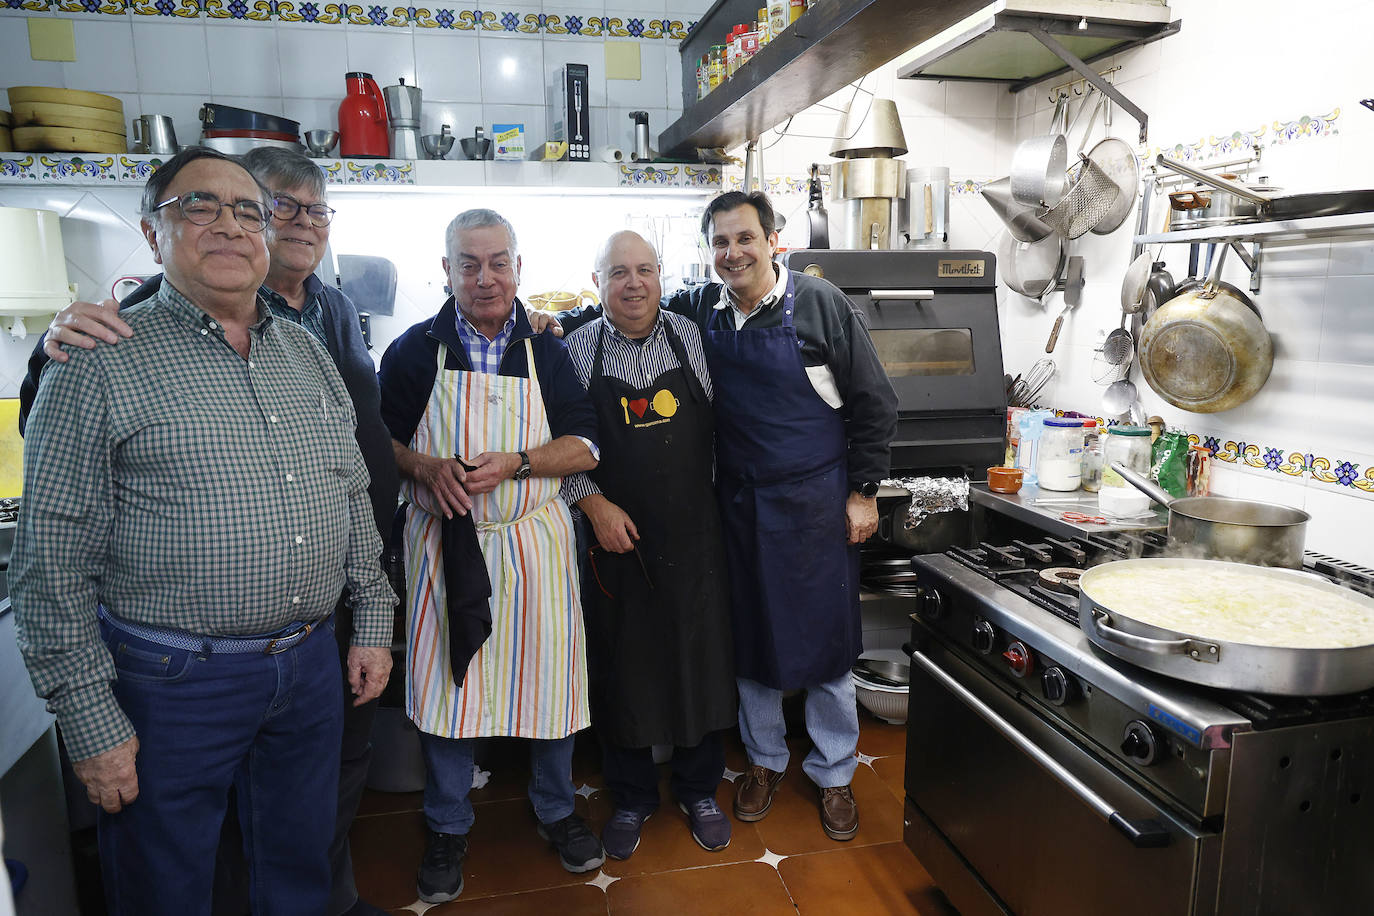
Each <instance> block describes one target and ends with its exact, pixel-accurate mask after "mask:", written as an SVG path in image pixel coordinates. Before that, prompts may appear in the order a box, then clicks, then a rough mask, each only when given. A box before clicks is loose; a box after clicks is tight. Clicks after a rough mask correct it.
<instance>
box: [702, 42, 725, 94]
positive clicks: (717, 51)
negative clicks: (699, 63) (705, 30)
mask: <svg viewBox="0 0 1374 916" xmlns="http://www.w3.org/2000/svg"><path fill="white" fill-rule="evenodd" d="M707 53H708V58H709V60H708V61H707V76H706V79H707V82H708V84H709V86H710V88H711V89H715V88H716V87H717V86H719V85H720V84H721V83H723V82H725V45H711V49H710V51H709V52H707Z"/></svg>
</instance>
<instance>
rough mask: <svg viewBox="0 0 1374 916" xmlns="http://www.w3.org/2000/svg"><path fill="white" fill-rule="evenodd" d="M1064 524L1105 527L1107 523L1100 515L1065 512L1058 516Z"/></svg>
mask: <svg viewBox="0 0 1374 916" xmlns="http://www.w3.org/2000/svg"><path fill="white" fill-rule="evenodd" d="M1059 517H1060V518H1062V519H1063V520H1064V521H1066V522H1078V523H1079V524H1080V525H1106V524H1109V523H1108V521H1107V520H1106V519H1105V518H1103V517H1102V516H1100V515H1084V514H1083V513H1082V512H1065V513H1064V514H1063V515H1061V516H1059Z"/></svg>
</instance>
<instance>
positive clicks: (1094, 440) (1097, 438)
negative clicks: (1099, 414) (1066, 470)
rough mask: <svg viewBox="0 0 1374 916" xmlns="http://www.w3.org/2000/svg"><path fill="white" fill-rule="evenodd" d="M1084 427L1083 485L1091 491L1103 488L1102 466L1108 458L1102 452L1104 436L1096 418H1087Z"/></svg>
mask: <svg viewBox="0 0 1374 916" xmlns="http://www.w3.org/2000/svg"><path fill="white" fill-rule="evenodd" d="M1084 422H1085V424H1086V425H1085V426H1084V427H1083V462H1082V477H1083V480H1082V484H1081V485H1082V487H1083V489H1084V490H1087V491H1088V492H1089V493H1096V492H1097V491H1098V490H1101V489H1102V468H1103V466H1104V465H1105V464H1106V458H1105V457H1104V456H1103V454H1102V436H1101V434H1099V433H1098V430H1097V421H1096V420H1086V421H1084Z"/></svg>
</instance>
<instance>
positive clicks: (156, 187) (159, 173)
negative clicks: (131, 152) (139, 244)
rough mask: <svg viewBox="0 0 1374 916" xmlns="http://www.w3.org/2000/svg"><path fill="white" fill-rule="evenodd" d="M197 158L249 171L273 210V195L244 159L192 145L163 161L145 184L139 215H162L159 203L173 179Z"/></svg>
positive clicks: (268, 208)
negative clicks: (245, 163) (232, 165)
mask: <svg viewBox="0 0 1374 916" xmlns="http://www.w3.org/2000/svg"><path fill="white" fill-rule="evenodd" d="M197 159H217V160H219V161H220V162H229V163H232V164H234V165H237V166H238V167H239V168H242V169H243V170H244V171H247V172H248V174H249V175H250V176H251V177H252V179H253V183H254V184H256V185H257V186H258V191H259V194H260V196H261V198H262V205H263V207H264V208H265V209H266V210H267V212H268V213H269V214H270V213H271V212H272V195H271V194H269V193H268V192H267V188H265V187H263V185H262V182H261V181H259V180H258V177H257V176H256V175H254V174H253V173H252V171H250V170H249V169H248V168H247V166H245V165H244V164H243V160H241V159H239V158H238V157H237V156H228V155H225V154H224V153H221V152H218V151H216V150H212V149H208V148H206V147H204V146H190V147H187V148H186V149H184V150H182V151H181V152H179V153H177V154H176V155H175V156H173V157H172V158H170V159H168V160H167V161H166V162H164V163H162V165H161V166H159V167H158V169H157V170H156V171H155V172H153V174H152V176H151V177H150V178H149V179H148V183H147V184H145V185H144V186H143V200H142V201H141V203H140V205H139V215H140V216H142V217H143V218H144V219H153V218H154V217H156V216H160V215H161V213H160V211H158V210H157V209H156V208H157V205H158V204H160V203H162V199H163V198H164V197H165V196H166V194H167V189H168V188H169V187H171V185H172V180H173V179H174V178H176V177H177V173H179V172H180V171H181V170H182V169H184V168H186V166H188V165H190V164H191V163H192V162H195V161H196V160H197Z"/></svg>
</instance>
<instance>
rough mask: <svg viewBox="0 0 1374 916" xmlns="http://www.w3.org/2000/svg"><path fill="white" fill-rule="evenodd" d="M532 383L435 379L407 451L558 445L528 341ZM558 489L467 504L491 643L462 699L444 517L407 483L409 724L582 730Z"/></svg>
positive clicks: (568, 558) (578, 623) (536, 486)
mask: <svg viewBox="0 0 1374 916" xmlns="http://www.w3.org/2000/svg"><path fill="white" fill-rule="evenodd" d="M525 347H526V358H527V360H528V364H529V376H530V377H529V378H528V379H523V378H513V377H509V376H503V375H495V374H488V373H484V372H464V371H460V370H451V369H446V368H445V367H444V364H445V362H446V359H447V356H448V348H447V347H446V346H445V345H443V344H440V345H439V367H438V371H437V372H436V373H435V377H434V388H433V389H432V390H431V391H430V395H429V403H428V405H427V406H426V407H425V412H424V416H423V417H421V419H420V425H419V426H418V427H417V428H416V430H415V436H414V438H413V439H412V440H411V443H410V447H411V448H412V449H414V450H415V451H417V452H420V453H422V454H425V455H433V456H436V457H445V458H452V457H453V456H454V455H461V456H462V457H463V458H465V459H471V458H474V457H476V456H477V455H479V454H481V453H482V452H518V451H529V450H530V449H532V448H535V447H538V446H541V445H544V444H546V443H548V442H550V441H551V440H552V438H553V436H552V434H551V433H550V431H549V423H548V417H547V415H546V413H545V410H544V399H543V397H542V396H541V394H540V390H539V378H538V374H537V373H536V371H535V366H534V349H533V347H532V346H531V345H530V342H529V340H528V339H526V341H525ZM559 484H560V478H557V477H531V478H529V479H528V480H524V481H514V480H507V481H503V482H502V483H501V484H500V485H499V486H497V487H496V489H495V490H493V491H492V492H490V493H484V494H481V495H478V496H474V497H473V506H472V516H473V521H474V522H475V523H476V526H477V537H478V541H479V543H480V544H481V548H482V555H483V557H485V559H486V565H487V575H488V576H489V577H490V578H491V592H492V594H491V638H490V639H488V640H487V641H486V643H485V644H484V645H483V646H482V648H481V649H479V650H478V652H477V654H476V655H475V656H473V659H472V662H471V663H470V664H469V665H468V669H467V673H466V675H465V676H464V678H463V684H462V687H458V686H456V685H455V683H454V680H455V679H454V678H453V677H452V676H450V673H449V653H448V618H447V613H446V608H447V592H446V589H445V583H444V564H443V561H442V555H441V553H440V543H439V529H440V524H439V522H440V515H441V513H439V512H438V510H437V508H436V507H435V505H434V503H433V498H432V496H431V495H430V493H429V492H428V491H427V490H425V489H423V488H421V487H416V486H415V484H414V483H413V482H411V481H404V480H403V481H402V490H401V491H402V494H403V495H404V496H405V498H406V499H407V500H408V501H409V503H410V505H409V507H408V508H407V509H406V524H405V550H406V582H407V584H408V590H409V605H408V607H407V608H406V636H407V648H408V650H409V651H408V653H407V655H408V657H407V662H406V713H407V714H408V715H409V716H410V718H411V720H412V721H414V722H415V725H416V726H417V727H418V728H419V729H420V730H421V731H423V732H426V733H428V734H431V735H439V736H441V737H445V738H482V737H490V736H512V737H518V738H545V739H549V738H563V737H566V736H568V735H570V734H572V733H573V732H575V731H577V730H579V729H583V728H586V727H587V725H588V724H589V722H590V716H589V714H588V708H587V661H586V643H585V637H584V635H583V629H582V603H581V596H580V595H579V592H578V582H577V575H576V569H577V564H576V557H575V555H574V551H575V546H574V538H573V527H572V518H571V517H570V516H569V514H568V507H567V506H566V505H565V504H564V503H563V501H562V499H560V498H559V495H558V489H559Z"/></svg>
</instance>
